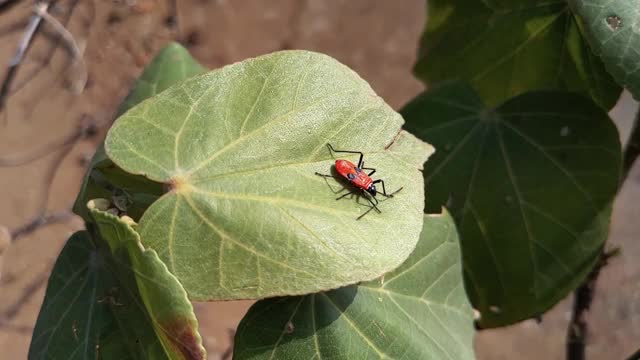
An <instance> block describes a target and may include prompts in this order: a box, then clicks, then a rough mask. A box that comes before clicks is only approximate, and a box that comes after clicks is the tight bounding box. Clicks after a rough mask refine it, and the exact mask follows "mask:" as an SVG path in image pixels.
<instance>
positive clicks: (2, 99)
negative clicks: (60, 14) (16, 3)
mask: <svg viewBox="0 0 640 360" xmlns="http://www.w3.org/2000/svg"><path fill="white" fill-rule="evenodd" d="M49 5H50V2H43V3H38V4H36V9H43V10H44V11H47V10H48V9H49ZM41 23H42V15H39V14H38V13H37V12H36V13H34V14H33V15H31V18H30V19H29V23H27V27H26V29H25V30H24V34H23V35H22V39H21V40H20V42H19V43H18V49H17V50H16V53H15V55H14V56H13V58H11V60H10V61H9V66H8V68H7V72H6V74H5V77H4V80H3V82H2V87H0V112H2V111H3V110H4V108H5V106H6V103H7V98H8V96H9V90H10V89H11V84H12V83H13V80H14V79H15V77H16V74H17V73H18V69H19V68H20V64H22V60H23V59H24V56H25V55H26V53H27V50H29V48H30V47H31V43H32V42H33V37H34V36H35V34H36V32H37V30H38V28H39V27H40V24H41Z"/></svg>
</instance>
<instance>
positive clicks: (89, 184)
mask: <svg viewBox="0 0 640 360" xmlns="http://www.w3.org/2000/svg"><path fill="white" fill-rule="evenodd" d="M204 71H206V69H205V68H204V67H203V66H202V65H200V64H199V63H198V62H197V61H195V60H194V59H193V58H192V57H191V55H190V54H189V52H188V51H187V50H186V49H185V48H184V47H182V46H181V45H179V44H177V43H170V44H169V45H167V46H165V47H164V48H163V49H162V50H161V51H160V52H159V53H158V55H156V56H155V57H154V58H153V60H152V61H151V63H150V64H149V65H147V66H146V67H145V69H144V72H143V73H142V75H140V77H139V78H138V80H137V81H136V83H135V84H134V86H133V88H132V89H131V91H130V92H129V95H127V97H126V98H125V99H124V101H123V102H122V104H121V105H120V107H119V108H118V111H117V115H118V116H119V115H121V114H123V113H124V112H126V111H127V110H129V109H130V108H132V107H133V106H135V105H137V104H138V103H140V102H141V101H143V100H145V99H147V98H150V97H152V96H154V95H156V94H158V93H160V92H162V91H164V90H165V89H166V88H168V87H169V86H171V85H173V84H175V83H177V82H179V81H182V80H184V79H187V78H190V77H192V76H194V75H197V74H201V73H203V72H204ZM114 183H117V184H118V185H119V187H118V189H115V188H114V186H113V184H114ZM161 194H162V188H161V187H159V186H158V185H157V184H156V183H153V182H151V181H148V180H147V179H145V178H144V177H141V176H140V177H136V176H132V175H131V174H127V173H125V172H124V171H122V170H121V169H119V168H118V167H116V166H114V165H113V163H112V162H111V161H110V160H109V159H108V158H107V155H106V153H105V152H104V146H103V145H101V146H100V147H98V150H97V151H96V153H95V155H94V156H93V158H92V160H91V163H90V164H89V171H87V174H86V175H85V178H84V181H83V184H82V187H81V189H80V193H79V194H78V197H77V198H76V201H75V204H74V205H73V211H74V212H75V213H76V214H78V215H80V216H81V217H82V218H83V219H84V220H85V221H91V218H90V216H89V214H88V212H87V207H86V204H87V202H88V201H89V200H91V199H96V198H109V199H111V198H113V197H119V198H121V199H123V200H124V202H127V203H128V206H127V209H126V210H127V213H128V214H129V215H131V216H132V217H133V218H136V219H138V218H139V217H140V216H141V215H142V213H143V212H144V210H145V209H146V208H147V207H149V205H150V204H151V203H152V202H153V201H155V200H156V199H157V198H158V197H159V196H160V195H161Z"/></svg>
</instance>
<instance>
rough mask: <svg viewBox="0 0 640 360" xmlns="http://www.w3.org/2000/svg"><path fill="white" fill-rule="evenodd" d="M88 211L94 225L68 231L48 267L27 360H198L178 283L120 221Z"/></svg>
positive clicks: (191, 319) (189, 312)
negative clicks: (72, 232) (91, 229)
mask: <svg viewBox="0 0 640 360" xmlns="http://www.w3.org/2000/svg"><path fill="white" fill-rule="evenodd" d="M91 213H92V216H94V217H95V222H96V223H97V224H98V225H97V226H98V229H95V231H94V232H93V235H89V233H87V232H78V233H76V234H75V235H74V236H72V237H71V239H69V241H68V243H67V245H66V246H65V248H64V249H63V251H62V253H61V254H60V256H59V258H58V261H57V262H56V265H55V267H54V269H53V272H52V275H51V278H50V280H49V285H48V287H47V293H46V296H45V300H44V304H43V305H42V309H41V311H40V315H39V316H38V321H37V323H36V328H35V330H34V333H33V340H32V343H31V347H30V350H29V359H96V360H97V359H204V358H205V353H204V349H203V348H202V345H201V340H200V335H199V334H198V331H197V321H196V319H195V315H194V314H193V308H192V306H191V303H189V301H188V299H187V297H186V293H185V291H184V289H183V288H182V287H181V285H180V283H179V282H178V281H177V280H176V278H175V277H174V276H173V275H171V274H170V273H169V272H168V271H167V268H166V266H165V265H164V264H163V263H162V262H161V261H160V260H159V259H158V256H157V255H156V253H155V252H154V251H153V250H145V249H144V248H143V247H142V245H141V244H140V240H139V237H138V234H137V233H136V232H135V231H134V230H133V229H132V228H131V226H130V225H128V224H127V223H126V222H125V221H123V220H122V219H118V218H117V217H115V216H112V215H110V214H107V213H104V212H101V211H98V210H96V209H94V210H92V211H91ZM107 244H108V245H107Z"/></svg>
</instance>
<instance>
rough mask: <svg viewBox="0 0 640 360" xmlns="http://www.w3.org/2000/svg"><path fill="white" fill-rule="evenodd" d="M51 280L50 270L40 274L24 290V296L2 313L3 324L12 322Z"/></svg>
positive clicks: (21, 295)
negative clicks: (49, 279) (48, 280)
mask: <svg viewBox="0 0 640 360" xmlns="http://www.w3.org/2000/svg"><path fill="white" fill-rule="evenodd" d="M48 278H49V270H46V271H43V272H42V273H40V274H38V275H37V276H36V277H35V278H33V280H31V282H30V283H29V284H27V286H26V287H25V288H24V290H22V294H20V296H19V297H18V299H16V301H14V302H13V303H12V304H11V305H9V306H7V308H6V309H5V311H4V312H3V313H2V322H8V321H11V320H12V319H13V318H14V317H16V315H18V313H19V312H20V309H22V307H23V306H24V305H25V304H26V303H27V302H28V301H29V300H30V299H31V298H32V297H33V295H35V294H36V292H38V290H39V289H40V288H41V287H42V286H43V285H44V284H45V283H46V282H47V279H48Z"/></svg>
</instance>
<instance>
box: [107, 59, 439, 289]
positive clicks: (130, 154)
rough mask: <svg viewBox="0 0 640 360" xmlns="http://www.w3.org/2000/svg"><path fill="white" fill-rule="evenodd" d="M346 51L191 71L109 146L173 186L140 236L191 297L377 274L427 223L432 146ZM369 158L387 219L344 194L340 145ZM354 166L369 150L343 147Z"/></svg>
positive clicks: (134, 114) (403, 254)
mask: <svg viewBox="0 0 640 360" xmlns="http://www.w3.org/2000/svg"><path fill="white" fill-rule="evenodd" d="M402 123H403V120H402V118H401V117H400V115H399V114H397V113H396V112H394V111H393V110H392V109H391V108H390V107H389V106H388V105H387V104H385V103H384V101H383V100H382V99H380V98H379V97H378V96H376V94H375V93H374V92H373V91H372V90H371V88H370V87H369V85H368V84H367V83H366V82H365V81H363V80H362V79H361V78H360V77H358V76H357V75H356V74H355V73H354V72H353V71H351V70H350V69H348V68H347V67H345V66H344V65H342V64H340V63H338V62H337V61H335V60H334V59H332V58H330V57H328V56H325V55H320V54H316V53H312V52H306V51H285V52H279V53H274V54H271V55H266V56H262V57H259V58H255V59H250V60H246V61H244V62H241V63H237V64H234V65H230V66H227V67H225V68H222V69H220V70H217V71H213V72H210V73H208V74H205V75H202V76H198V77H195V78H191V79H189V80H187V81H185V82H182V83H181V84H179V85H177V86H174V87H171V88H170V89H168V90H166V91H164V92H163V93H161V94H159V95H157V96H155V97H153V98H151V99H149V100H147V101H145V102H142V103H141V104H140V105H138V106H136V107H134V108H133V109H131V110H130V111H129V112H127V113H126V114H124V115H123V116H122V117H120V118H119V119H118V120H117V121H116V123H115V124H114V126H113V127H112V128H111V130H110V131H109V134H108V135H107V139H106V142H105V146H106V150H107V154H108V156H109V158H111V159H112V160H113V161H114V163H116V164H117V165H118V166H119V167H120V168H122V169H124V170H125V171H127V172H129V173H132V174H140V175H144V176H146V177H148V178H149V179H153V180H154V181H157V182H158V183H162V184H166V186H167V187H168V189H169V191H168V192H167V193H166V194H165V195H163V196H162V197H161V198H160V199H159V200H158V201H156V202H155V203H153V204H152V205H151V207H149V209H148V210H147V211H146V212H145V213H144V215H143V216H142V218H141V219H140V227H139V231H140V234H141V236H142V239H143V242H144V243H145V245H146V246H149V247H151V248H154V249H156V250H157V251H158V253H159V255H160V257H161V258H162V260H163V261H165V263H167V264H168V266H169V269H170V270H171V272H172V273H174V274H175V275H176V276H177V277H178V278H179V279H180V281H181V282H182V284H183V285H184V286H185V288H186V289H187V292H188V293H189V295H190V297H191V298H192V299H198V300H213V299H238V298H261V297H268V296H277V295H294V294H304V293H310V292H316V291H320V290H327V289H332V288H336V287H339V286H344V285H348V284H351V283H354V282H357V281H362V280H371V279H374V278H376V277H378V276H380V275H381V274H383V273H385V272H387V271H390V270H392V269H394V268H396V267H397V266H399V265H400V264H401V263H402V261H404V260H405V259H406V258H407V256H409V254H410V253H411V251H412V250H413V248H414V247H415V244H416V242H417V241H418V236H419V233H420V229H421V228H422V209H423V204H424V203H423V202H424V194H423V183H422V177H421V174H420V172H419V171H418V169H419V168H421V167H422V163H423V162H424V161H425V160H426V158H427V156H428V155H429V154H430V153H431V152H432V151H433V150H432V148H431V147H430V146H429V145H427V144H424V143H422V142H421V141H419V140H417V139H416V138H415V137H413V136H411V135H410V134H408V133H406V132H403V131H401V130H400V126H401V125H402ZM328 143H330V144H332V145H333V146H334V147H336V148H338V149H354V150H359V151H363V152H364V153H365V161H366V166H368V167H375V168H377V169H378V172H377V173H376V176H379V177H380V178H383V179H384V180H385V183H386V188H387V190H388V191H394V190H396V189H398V188H400V187H403V190H402V191H401V192H399V193H397V195H396V197H395V198H392V199H389V200H388V201H381V203H380V205H379V208H380V210H381V213H380V214H378V213H375V212H371V213H370V214H368V215H367V216H365V217H364V218H362V220H359V221H358V220H356V219H357V217H358V216H359V215H361V214H363V213H364V212H365V211H367V210H369V209H370V208H369V206H368V205H367V204H366V201H364V200H363V199H360V202H359V203H358V201H356V200H357V199H355V198H345V199H342V200H341V201H339V202H336V200H335V198H336V194H335V193H334V192H333V191H336V190H339V189H340V188H342V187H343V186H344V185H343V184H344V182H336V181H334V180H333V179H329V180H327V179H325V178H322V177H319V176H317V175H315V174H314V173H315V172H321V173H329V172H330V171H331V168H332V164H333V162H334V158H333V157H332V155H331V154H330V152H329V150H328V149H327V144H328ZM340 155H341V157H346V158H349V159H351V160H352V161H357V155H351V154H348V156H347V155H344V154H340Z"/></svg>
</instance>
